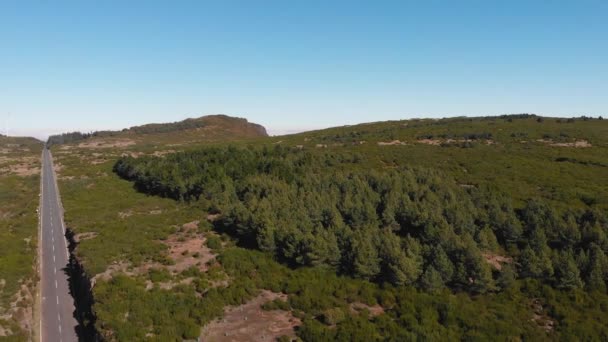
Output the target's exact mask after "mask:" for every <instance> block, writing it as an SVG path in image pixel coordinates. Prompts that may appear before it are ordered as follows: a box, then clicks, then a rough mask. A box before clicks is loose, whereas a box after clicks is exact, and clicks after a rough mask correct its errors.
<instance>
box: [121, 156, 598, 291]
mask: <svg viewBox="0 0 608 342" xmlns="http://www.w3.org/2000/svg"><path fill="white" fill-rule="evenodd" d="M364 164H365V158H364V157H363V156H361V155H357V154H335V153H324V154H313V153H309V152H303V151H299V150H296V149H286V148H281V147H278V146H277V147H274V148H263V149H236V148H216V149H205V150H202V151H196V152H187V153H178V154H174V155H170V156H167V157H165V158H157V157H147V158H139V159H134V158H124V159H121V160H120V161H119V162H118V163H117V164H116V165H115V171H116V172H117V173H118V174H119V175H121V176H123V177H125V178H127V179H131V180H133V181H134V182H135V185H136V187H137V188H138V189H139V190H141V191H144V192H147V193H151V194H158V195H162V196H167V197H171V198H174V199H178V200H185V201H192V200H199V199H200V198H201V197H202V198H203V199H205V200H209V201H210V203H212V210H215V211H218V212H221V213H222V219H221V220H220V221H219V222H218V223H217V225H218V228H219V229H220V230H222V231H226V232H228V233H230V234H233V235H235V236H237V237H238V238H239V240H240V241H241V243H243V244H245V245H250V246H254V247H256V248H259V249H261V250H263V251H268V252H270V253H272V254H273V255H274V256H275V257H276V258H278V259H279V260H283V261H285V262H286V263H288V264H290V265H293V266H315V265H324V266H327V267H329V268H332V269H335V270H336V271H337V272H338V273H340V274H347V275H352V276H354V277H357V278H362V279H367V280H373V281H378V282H385V281H386V282H390V283H392V284H394V285H414V286H417V287H419V288H423V289H427V290H436V289H441V288H443V287H444V286H448V287H450V288H452V289H462V290H465V291H469V292H472V293H484V292H486V291H496V290H499V289H501V288H504V287H506V286H508V285H509V284H510V283H511V282H512V281H513V280H514V279H515V278H536V279H540V280H542V281H544V282H546V283H547V284H551V285H552V286H554V287H556V288H586V289H588V290H599V291H606V280H608V258H607V257H606V252H608V239H607V237H606V233H607V232H608V218H607V217H606V215H605V213H604V212H601V211H599V210H594V209H593V208H592V207H590V208H588V209H587V210H582V211H581V210H568V211H563V212H560V211H558V210H556V209H555V208H552V207H551V206H550V205H549V204H547V203H546V202H544V201H543V200H542V199H530V200H529V201H527V203H526V204H525V206H524V207H523V208H521V209H517V210H516V209H514V208H513V203H512V201H511V200H510V199H509V198H508V197H506V196H504V195H502V194H501V193H500V192H499V191H495V190H494V189H491V188H484V189H479V188H476V187H461V186H459V185H458V184H456V182H455V181H454V180H451V179H449V177H446V176H445V175H442V174H441V173H439V172H437V171H432V170H428V169H419V168H414V169H411V168H402V169H397V170H387V171H385V172H378V171H369V170H365V168H364V167H357V165H364ZM504 253H507V254H508V255H510V256H512V257H514V262H513V263H510V262H509V263H507V264H505V265H503V267H502V268H501V271H500V272H494V274H493V272H492V269H491V267H490V264H489V263H487V262H486V261H485V260H484V254H487V255H491V254H499V255H502V254H504Z"/></svg>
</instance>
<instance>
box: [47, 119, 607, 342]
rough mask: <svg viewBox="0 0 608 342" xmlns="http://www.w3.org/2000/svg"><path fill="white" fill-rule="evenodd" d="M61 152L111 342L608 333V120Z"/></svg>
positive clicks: (475, 122) (397, 127)
mask: <svg viewBox="0 0 608 342" xmlns="http://www.w3.org/2000/svg"><path fill="white" fill-rule="evenodd" d="M65 147H67V148H65ZM54 153H55V155H56V160H57V161H58V162H59V165H60V166H59V167H60V171H59V175H60V187H61V192H62V198H63V201H64V206H65V209H66V222H67V223H68V226H69V228H70V230H71V231H72V232H73V233H74V234H75V241H76V242H77V247H76V249H75V255H76V257H77V259H78V260H79V261H80V263H81V265H82V267H83V268H84V270H85V272H86V276H87V277H89V278H90V279H91V281H92V283H93V288H92V295H93V298H95V302H94V303H93V306H92V309H91V310H92V312H94V313H95V317H96V319H97V320H96V322H95V327H96V328H97V330H98V332H99V333H100V334H101V335H102V336H104V337H106V338H107V339H109V340H125V341H127V340H140V339H143V338H145V337H146V336H148V337H149V338H153V339H158V340H163V341H165V340H180V339H195V338H197V337H203V339H205V338H211V337H212V336H228V335H229V334H231V333H232V331H233V330H235V329H237V327H238V330H239V331H240V332H241V333H243V332H246V333H245V335H244V336H249V338H250V340H259V339H261V338H262V337H263V338H275V337H280V336H281V335H286V336H284V337H283V338H284V339H289V338H290V337H293V336H296V335H297V336H298V337H300V338H301V339H303V340H304V341H326V340H327V341H333V340H344V341H352V340H361V341H380V340H412V339H434V340H462V339H466V340H469V339H471V340H487V339H495V338H498V339H500V340H502V339H504V340H509V339H514V340H517V339H524V340H529V339H532V340H572V339H583V340H593V339H597V340H601V339H603V338H605V336H608V330H607V329H606V327H607V326H608V324H607V323H608V322H607V321H606V319H605V317H606V313H607V312H606V308H607V307H608V294H607V289H606V287H607V281H608V272H606V269H608V257H607V253H608V235H607V234H608V215H607V214H606V211H607V210H608V184H607V183H606V182H605V175H606V171H607V169H608V121H605V120H600V119H591V118H575V119H557V118H546V117H545V118H543V117H537V116H533V115H511V116H502V117H485V118H453V119H442V120H428V119H427V120H424V119H420V120H404V121H392V122H378V123H369V124H361V125H355V126H348V127H337V128H331V129H327V130H320V131H314V132H306V133H301V134H295V135H289V136H282V137H259V138H252V139H245V140H240V141H235V142H230V143H227V142H225V141H224V142H219V141H210V142H209V143H207V144H206V145H205V146H202V145H200V144H188V145H176V144H174V143H172V142H167V143H166V144H165V145H161V144H158V145H155V147H154V149H151V148H150V146H148V145H145V144H141V145H137V144H133V145H129V146H126V147H125V146H113V147H107V148H100V149H91V148H90V147H89V146H87V145H86V144H85V145H83V144H74V145H69V146H59V147H55V151H54ZM107 189H112V191H107ZM260 310H261V311H260ZM168 312H171V313H172V315H171V317H169V316H168V315H167V313H168ZM239 312H251V313H252V314H251V317H249V316H242V315H241V316H239V314H238V313H239ZM255 312H263V315H260V314H259V313H258V314H253V313H255ZM127 314H128V315H129V317H136V318H137V319H134V320H129V322H128V323H127V322H125V320H124V319H122V317H125V315H127ZM266 315H268V316H267V317H272V318H267V319H260V318H258V319H256V318H255V317H263V316H266ZM221 316H224V317H227V318H226V319H224V320H220V319H218V318H219V317H221ZM254 316H255V317H254ZM247 317H249V320H248V319H247ZM235 319H238V320H239V322H243V321H247V322H246V323H238V324H237V323H234V324H237V325H233V323H232V322H233V320H235ZM176 322H179V324H177V325H176ZM272 322H282V323H281V326H280V329H279V328H277V327H275V326H273V325H272V324H274V323H272ZM203 326H204V327H205V328H204V330H203V332H202V334H203V335H202V336H201V335H200V334H201V330H200V329H201V327H203ZM273 331H280V334H278V333H277V334H273V333H272V332H273ZM256 334H260V335H259V336H258V335H256ZM239 336H241V337H242V336H243V335H239Z"/></svg>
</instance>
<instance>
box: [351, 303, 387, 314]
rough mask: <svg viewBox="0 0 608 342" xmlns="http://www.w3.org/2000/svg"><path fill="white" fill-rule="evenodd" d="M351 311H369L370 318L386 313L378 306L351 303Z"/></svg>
mask: <svg viewBox="0 0 608 342" xmlns="http://www.w3.org/2000/svg"><path fill="white" fill-rule="evenodd" d="M350 310H351V312H352V313H360V312H361V311H363V310H367V311H368V312H369V316H370V317H376V316H380V315H382V314H383V313H384V308H383V307H381V306H380V305H378V304H376V305H374V306H370V305H367V304H364V303H359V302H355V303H351V304H350Z"/></svg>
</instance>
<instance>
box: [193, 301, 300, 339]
mask: <svg viewBox="0 0 608 342" xmlns="http://www.w3.org/2000/svg"><path fill="white" fill-rule="evenodd" d="M286 297H287V296H286V295H284V294H278V293H274V292H270V291H266V290H264V291H262V293H261V294H260V295H259V296H257V297H256V298H254V299H252V300H250V301H249V302H247V303H245V304H243V305H240V306H237V307H227V308H224V317H223V318H220V319H216V320H214V321H212V322H211V323H209V324H207V325H206V326H205V327H204V328H203V329H202V332H201V338H202V340H203V341H206V342H216V341H222V342H224V341H226V342H237V341H238V342H248V341H275V340H276V339H277V338H278V337H280V336H283V335H287V336H294V337H295V332H294V328H295V327H296V326H298V325H300V324H301V321H300V319H299V318H296V317H294V316H293V315H292V314H291V312H289V311H282V310H273V311H265V310H262V305H263V304H264V303H266V302H268V301H272V300H275V299H277V298H281V299H283V300H285V299H286Z"/></svg>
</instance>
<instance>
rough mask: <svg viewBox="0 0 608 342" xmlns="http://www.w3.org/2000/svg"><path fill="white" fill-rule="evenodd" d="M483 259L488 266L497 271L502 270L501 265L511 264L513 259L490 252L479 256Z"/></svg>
mask: <svg viewBox="0 0 608 342" xmlns="http://www.w3.org/2000/svg"><path fill="white" fill-rule="evenodd" d="M481 255H482V256H483V258H484V259H485V260H486V262H487V263H488V264H490V265H491V266H492V267H494V268H495V269H497V270H499V271H500V270H501V269H502V264H512V263H513V258H510V257H505V256H502V255H497V254H493V253H490V252H485V253H482V254H481Z"/></svg>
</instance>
